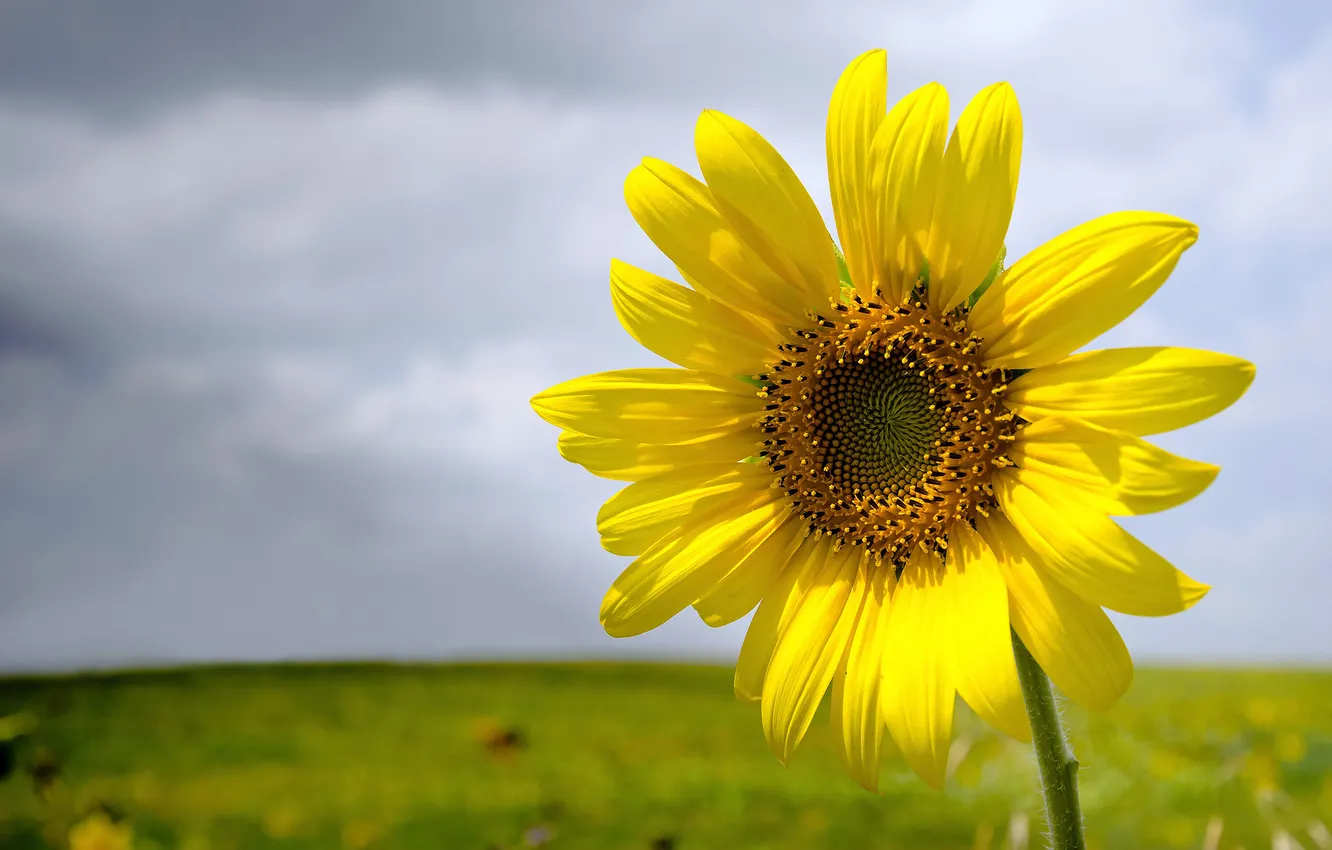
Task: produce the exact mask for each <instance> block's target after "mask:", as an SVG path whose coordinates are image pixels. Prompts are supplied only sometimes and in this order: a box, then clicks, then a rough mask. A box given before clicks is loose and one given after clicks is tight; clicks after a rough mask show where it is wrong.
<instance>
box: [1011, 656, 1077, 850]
mask: <svg viewBox="0 0 1332 850" xmlns="http://www.w3.org/2000/svg"><path fill="white" fill-rule="evenodd" d="M1012 634H1013V658H1014V660H1015V661H1017V672H1018V681H1020V682H1021V683H1022V699H1023V701H1024V702H1026V704H1027V719H1028V720H1029V721H1031V743H1032V747H1033V748H1034V749H1035V750H1036V763H1037V764H1038V765H1039V766H1040V770H1041V792H1042V794H1043V795H1044V797H1045V824H1046V826H1047V827H1048V828H1049V830H1050V850H1086V847H1087V842H1086V841H1085V840H1084V839H1083V837H1082V807H1081V806H1080V805H1079V804H1078V760H1077V759H1075V758H1074V757H1073V750H1072V749H1071V748H1070V747H1069V745H1068V739H1067V738H1066V737H1064V727H1063V725H1062V724H1061V723H1060V722H1059V706H1058V705H1057V704H1056V703H1055V696H1054V691H1053V689H1051V687H1050V679H1049V677H1047V676H1046V675H1045V671H1044V670H1042V669H1041V665H1039V664H1037V663H1036V659H1035V658H1032V657H1031V653H1030V652H1028V651H1027V647H1026V646H1024V645H1023V643H1022V639H1021V638H1019V637H1018V635H1017V632H1013V633H1012Z"/></svg>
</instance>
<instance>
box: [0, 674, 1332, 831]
mask: <svg viewBox="0 0 1332 850" xmlns="http://www.w3.org/2000/svg"><path fill="white" fill-rule="evenodd" d="M20 710H26V711H30V712H32V713H33V714H34V715H36V716H38V717H39V718H40V721H39V726H38V727H37V729H36V730H35V731H34V732H32V733H31V734H30V735H28V736H26V737H25V738H23V739H21V740H20V741H19V744H18V746H17V749H16V752H15V756H16V758H15V765H16V767H15V770H14V771H13V773H12V775H11V776H10V777H9V778H8V779H7V780H5V781H3V782H0V848H4V850H17V848H38V847H63V846H66V835H67V834H68V830H69V828H70V826H71V824H73V823H75V822H76V821H77V820H79V819H80V818H82V817H84V816H85V815H87V814H88V813H89V812H90V811H94V810H96V809H97V808H99V807H101V808H103V809H109V810H110V811H111V812H112V813H113V815H114V816H115V817H117V818H123V819H124V820H126V821H127V822H128V823H129V824H130V825H132V827H133V830H134V836H135V838H134V841H135V843H134V846H135V847H136V848H177V847H179V848H189V849H190V850H205V848H213V849H214V850H221V848H238V850H239V848H267V847H274V848H276V847H282V848H349V850H358V848H431V850H454V848H457V850H466V848H475V849H476V850H490V848H522V847H537V846H540V847H549V848H552V849H554V848H594V849H595V848H617V850H619V849H620V848H641V850H703V849H704V848H706V849H707V850H725V848H822V847H828V848H839V850H840V849H841V848H845V849H846V850H852V848H1009V850H1017V848H1020V847H1031V848H1037V847H1041V846H1043V843H1042V841H1041V838H1040V832H1041V823H1040V817H1039V809H1038V800H1037V798H1036V796H1035V780H1034V773H1033V771H1034V768H1033V765H1032V761H1031V757H1030V755H1029V753H1028V751H1027V748H1026V747H1025V746H1023V745H1020V744H1017V743H1015V742H1012V741H1007V740H1005V739H1002V738H1000V737H999V736H997V735H995V734H993V733H991V732H989V731H988V730H987V729H986V728H984V727H983V726H981V725H980V724H979V723H978V722H977V721H976V720H975V718H974V717H972V716H971V715H970V714H967V713H966V712H965V711H964V710H961V711H960V712H959V729H958V732H957V736H956V740H955V742H954V745H953V746H954V750H955V752H954V767H953V771H952V774H951V776H950V778H949V782H948V787H947V790H946V791H945V792H944V793H936V792H934V791H932V790H930V789H929V788H927V787H926V786H925V785H924V784H923V783H921V782H920V781H919V780H917V779H915V778H914V777H913V776H912V775H911V774H910V773H909V772H908V771H907V770H906V768H905V767H904V766H903V765H902V763H901V762H900V761H899V760H898V759H897V758H896V757H895V756H893V757H890V758H889V759H888V762H887V764H886V765H885V769H884V781H883V788H884V794H883V796H882V797H875V796H873V795H871V794H869V793H867V792H865V791H863V790H861V789H860V788H859V787H857V786H856V785H855V784H853V783H852V782H851V781H850V780H849V779H848V778H846V777H845V776H844V775H843V774H842V772H841V769H840V766H839V765H838V763H837V759H836V757H835V755H834V754H833V750H832V748H831V746H830V743H831V742H830V738H829V733H828V728H827V717H826V706H825V708H824V714H823V716H821V717H820V718H817V719H816V720H815V725H814V728H813V729H812V730H811V733H810V735H809V737H808V739H807V740H806V742H805V744H804V745H803V746H802V748H801V749H800V751H799V752H798V753H797V754H796V757H795V758H794V759H793V761H792V764H791V766H790V767H787V768H784V767H782V766H781V765H780V764H779V763H778V762H777V761H776V759H775V758H773V756H772V755H771V754H770V752H769V751H768V749H767V746H766V745H765V743H764V741H763V738H762V734H761V732H760V728H759V722H758V709H757V707H756V706H754V705H751V704H741V703H737V702H736V701H735V699H734V698H733V697H732V695H731V672H730V670H729V669H726V668H718V667H685V666H665V665H644V664H640V665H611V664H605V665H601V664H583V665H535V664H521V665H518V664H515V665H443V666H424V665H422V666H377V665H329V666H275V667H229V668H201V669H190V670H182V671H166V672H144V673H127V674H117V675H104V676H89V677H78V678H36V679H8V680H0V716H4V715H7V714H11V713H13V712H17V711H20ZM1068 718H1069V722H1070V726H1071V732H1072V737H1073V742H1074V746H1075V748H1076V750H1077V753H1078V756H1079V758H1080V760H1081V761H1082V763H1083V770H1082V780H1083V782H1082V799H1083V803H1084V811H1085V814H1086V816H1087V822H1088V833H1089V843H1090V846H1092V847H1098V848H1121V847H1122V848H1150V847H1208V846H1214V847H1226V848H1234V847H1240V846H1243V847H1246V848H1248V850H1257V848H1268V847H1278V848H1281V847H1285V848H1288V850H1289V848H1297V847H1305V848H1311V850H1312V848H1317V850H1325V848H1332V836H1329V834H1328V832H1327V827H1325V826H1324V824H1332V673H1324V672H1318V673H1315V672H1240V671H1201V670H1141V671H1139V674H1138V677H1137V681H1136V682H1135V684H1134V686H1133V688H1132V690H1131V691H1130V692H1129V694H1128V696H1127V697H1125V699H1124V700H1123V701H1122V703H1121V704H1120V705H1119V706H1118V707H1117V708H1116V709H1115V710H1114V711H1113V712H1111V713H1110V714H1108V715H1103V716H1099V715H1098V716H1089V715H1087V714H1084V713H1082V712H1080V711H1077V710H1076V709H1069V711H1068ZM34 764H39V765H45V766H46V770H45V771H44V772H43V771H41V770H38V773H40V774H41V775H42V777H44V778H43V779H42V780H41V781H39V780H38V778H35V777H34V776H33V775H32V769H33V765H34ZM53 766H55V767H53ZM54 774H58V775H54ZM39 785H40V786H42V787H41V789H40V790H39V789H38V786H39ZM1024 821H1025V828H1024ZM1024 835H1025V836H1026V838H1025V839H1024ZM1287 840H1289V841H1291V842H1293V843H1289V844H1287V843H1285V842H1286V841H1287Z"/></svg>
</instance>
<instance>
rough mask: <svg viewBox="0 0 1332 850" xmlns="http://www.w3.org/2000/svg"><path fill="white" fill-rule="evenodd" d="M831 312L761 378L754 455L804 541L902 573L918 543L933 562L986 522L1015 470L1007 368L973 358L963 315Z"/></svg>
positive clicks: (878, 308) (915, 303)
mask: <svg viewBox="0 0 1332 850" xmlns="http://www.w3.org/2000/svg"><path fill="white" fill-rule="evenodd" d="M836 311H837V312H836V313H835V314H834V316H833V318H825V317H823V316H816V317H814V321H815V327H814V328H812V329H809V330H802V331H799V332H798V334H799V336H800V337H801V339H802V340H803V343H802V344H797V345H786V346H783V347H782V354H783V357H782V359H781V360H779V361H777V362H776V363H775V364H774V365H773V367H772V369H771V371H770V372H769V373H768V374H767V375H764V376H762V378H763V380H764V381H765V382H766V386H765V387H764V389H763V390H762V391H761V392H760V395H763V396H765V397H767V398H769V399H770V403H769V404H768V407H767V414H766V415H765V417H764V419H763V421H762V423H761V425H762V428H763V431H764V432H765V434H766V435H767V438H766V440H765V442H764V448H763V451H762V452H761V453H760V454H761V456H762V458H763V459H764V460H765V461H766V462H767V463H768V465H769V467H770V468H771V469H772V471H773V472H774V473H776V474H777V477H778V482H779V484H780V486H781V487H783V488H784V489H785V490H786V494H787V496H788V497H789V498H790V499H791V501H792V503H793V505H794V507H795V508H796V510H797V511H799V513H800V516H801V517H802V518H803V519H805V520H806V521H807V522H808V523H809V524H810V528H811V530H813V531H814V533H816V534H831V535H833V536H834V537H835V538H837V540H838V541H839V542H840V543H842V544H849V545H858V546H863V547H865V548H866V549H869V550H870V551H871V552H872V553H873V554H874V556H875V559H876V560H877V561H880V562H882V561H884V560H887V561H889V562H890V563H892V564H893V565H894V566H896V567H898V568H901V567H902V566H903V565H905V563H906V560H907V558H908V557H910V555H911V552H912V551H913V550H914V549H915V548H917V547H920V548H923V549H926V550H930V551H933V552H935V553H937V554H938V555H940V556H942V555H943V554H944V551H945V550H946V549H947V547H948V532H949V529H951V528H952V527H953V525H954V523H957V522H974V520H975V518H976V516H978V515H981V516H988V515H989V511H990V510H991V509H993V508H994V505H995V502H994V491H993V489H992V487H991V484H990V477H991V475H992V474H993V471H994V470H995V469H997V468H999V467H1003V466H1009V465H1011V462H1010V461H1009V460H1008V458H1006V457H1005V456H1004V452H1005V451H1006V449H1007V446H1008V443H1009V442H1011V441H1012V440H1013V434H1014V431H1015V422H1014V417H1013V414H1012V413H1010V412H1008V411H1007V410H1006V409H1005V408H1004V406H1003V404H1002V403H1001V401H1000V399H1001V398H1002V396H1003V393H1004V391H1005V390H1006V389H1007V385H1006V384H1005V376H1004V373H1003V371H1002V370H1000V369H991V368H986V367H985V366H984V365H983V364H982V363H981V362H980V357H979V354H978V349H979V347H980V342H981V340H980V339H979V338H977V337H975V336H972V335H970V334H969V333H968V332H967V327H966V311H965V309H961V308H960V309H959V310H957V311H955V312H953V313H951V314H949V315H940V314H938V313H937V312H934V311H932V310H931V309H930V308H929V307H928V306H927V305H926V304H925V303H924V299H923V297H920V293H914V294H913V296H912V297H910V298H908V299H907V300H906V301H905V302H904V303H902V304H900V305H897V306H886V305H884V304H882V303H879V302H877V301H865V300H863V299H862V298H860V296H858V295H857V296H852V300H851V303H849V304H838V305H837V306H836Z"/></svg>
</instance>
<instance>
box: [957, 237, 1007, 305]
mask: <svg viewBox="0 0 1332 850" xmlns="http://www.w3.org/2000/svg"><path fill="white" fill-rule="evenodd" d="M1007 257H1008V246H1007V245H1005V246H1003V247H1002V248H1000V249H999V259H997V260H995V261H994V265H992V266H990V273H989V274H987V275H986V276H985V280H983V281H981V285H980V286H978V287H976V291H975V292H973V293H971V297H970V298H968V299H967V309H968V310H970V309H971V308H972V307H975V306H976V302H977V301H979V300H980V297H981V296H982V295H984V294H985V290H987V289H989V288H990V284H992V283H994V282H995V280H997V279H998V277H999V275H1001V274H1003V272H1004V259H1005V258H1007Z"/></svg>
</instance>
